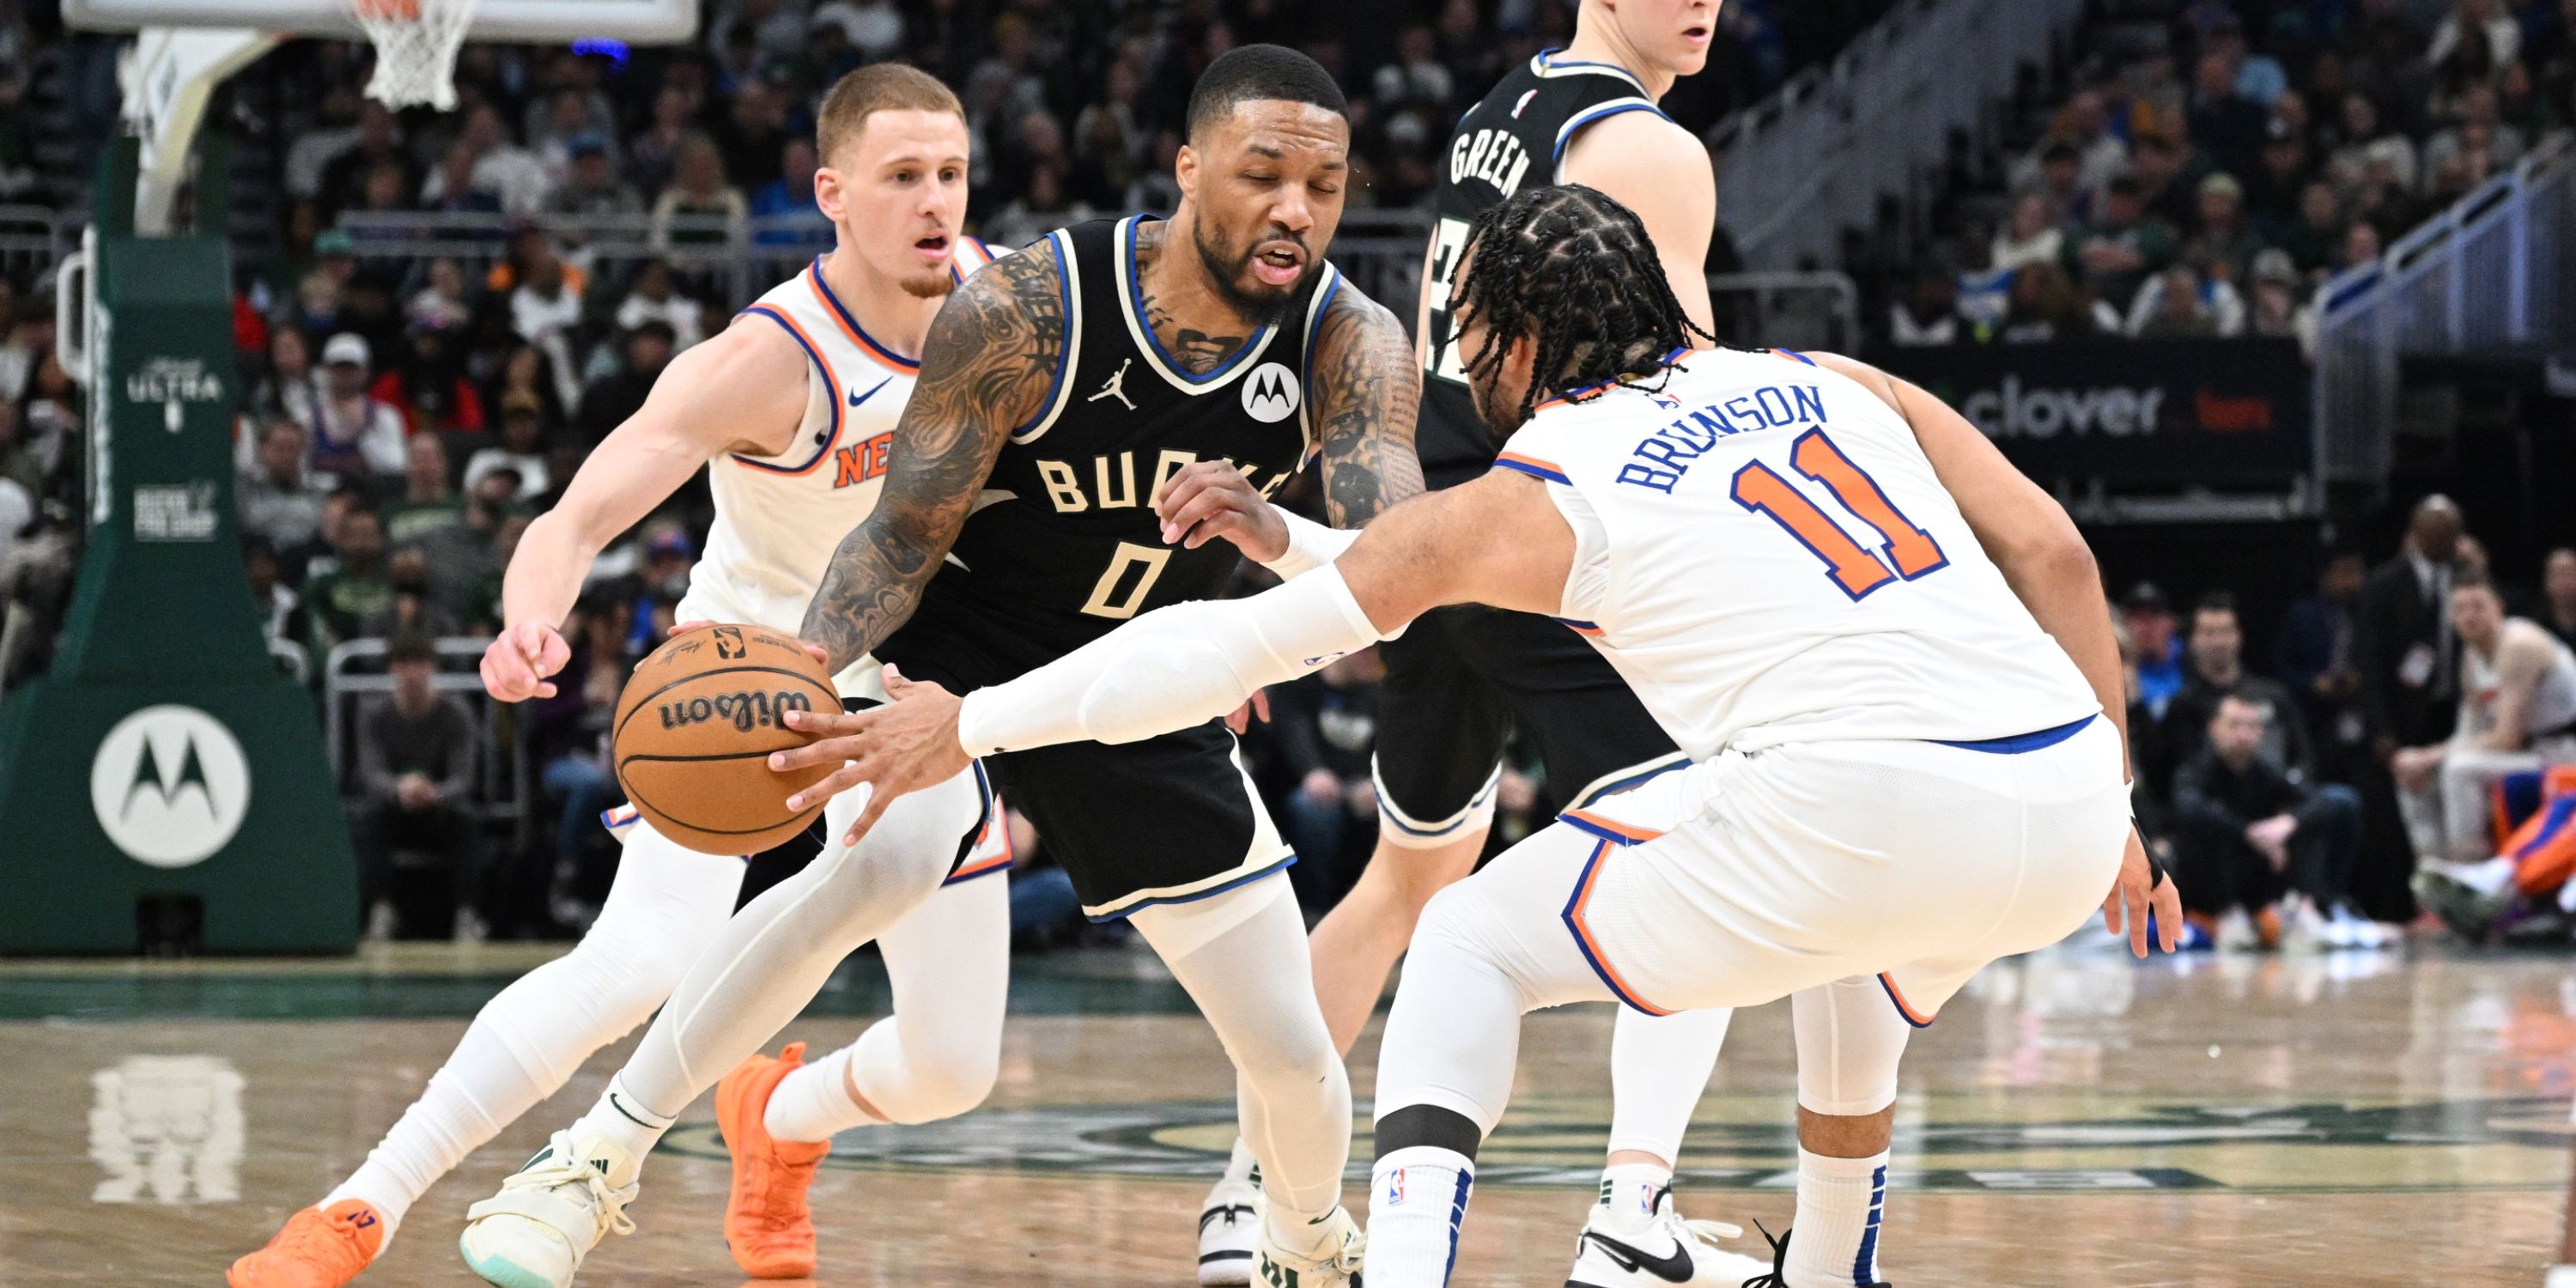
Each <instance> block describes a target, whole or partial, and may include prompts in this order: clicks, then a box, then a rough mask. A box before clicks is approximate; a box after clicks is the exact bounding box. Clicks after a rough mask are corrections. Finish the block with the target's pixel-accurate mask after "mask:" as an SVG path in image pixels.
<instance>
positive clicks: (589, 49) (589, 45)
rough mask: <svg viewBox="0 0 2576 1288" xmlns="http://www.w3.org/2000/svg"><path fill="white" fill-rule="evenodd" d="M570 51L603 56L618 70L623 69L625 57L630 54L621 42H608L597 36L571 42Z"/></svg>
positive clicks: (623, 42)
mask: <svg viewBox="0 0 2576 1288" xmlns="http://www.w3.org/2000/svg"><path fill="white" fill-rule="evenodd" d="M572 51H573V52H574V53H576V54H602V55H605V56H606V57H607V58H608V60H609V61H610V62H613V63H615V64H617V66H618V68H619V70H624V69H625V67H626V57H627V54H628V53H629V52H630V51H629V50H628V48H627V45H626V42H625V41H623V40H608V39H605V38H602V37H597V36H585V37H583V38H582V39H580V40H576V41H574V42H572Z"/></svg>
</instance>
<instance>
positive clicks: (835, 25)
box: [807, 0, 903, 63]
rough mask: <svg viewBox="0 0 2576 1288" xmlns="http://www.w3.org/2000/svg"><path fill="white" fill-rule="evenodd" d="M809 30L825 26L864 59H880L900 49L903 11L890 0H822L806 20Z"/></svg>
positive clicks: (888, 56)
mask: <svg viewBox="0 0 2576 1288" xmlns="http://www.w3.org/2000/svg"><path fill="white" fill-rule="evenodd" d="M807 22H808V24H809V27H810V29H811V30H815V31H820V30H822V29H824V28H826V27H829V28H831V29H833V30H836V31H838V32H840V33H841V39H843V40H845V41H847V42H849V46H850V48H851V49H852V50H853V51H855V52H857V54H858V55H859V57H860V59H862V60H863V61H866V62H872V63H873V62H880V61H883V60H885V59H888V58H892V57H894V56H895V55H896V54H897V53H898V52H900V51H901V50H902V49H903V11H902V10H900V9H897V8H896V7H895V6H894V3H893V0H823V3H821V4H818V5H816V6H814V15H813V17H811V18H810V19H808V20H807Z"/></svg>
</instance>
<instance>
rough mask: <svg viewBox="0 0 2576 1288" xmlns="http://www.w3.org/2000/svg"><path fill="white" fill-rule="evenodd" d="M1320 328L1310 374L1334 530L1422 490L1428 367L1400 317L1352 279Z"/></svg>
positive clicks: (1359, 523) (1328, 307)
mask: <svg viewBox="0 0 2576 1288" xmlns="http://www.w3.org/2000/svg"><path fill="white" fill-rule="evenodd" d="M1316 327H1317V335H1316V337H1315V359H1314V362H1313V364H1312V366H1311V368H1310V369H1309V370H1308V372H1307V373H1306V374H1307V379H1308V381H1309V382H1310V383H1311V384H1312V386H1313V388H1312V400H1313V402H1312V406H1313V412H1312V414H1313V417H1314V423H1315V427H1316V431H1317V432H1316V438H1317V440H1318V441H1317V444H1316V445H1317V446H1318V447H1319V448H1321V449H1322V451H1323V457H1324V516H1325V517H1326V518H1327V519H1330V520H1331V521H1332V524H1333V526H1334V527H1336V528H1356V527H1360V526H1362V525H1364V524H1366V523H1367V522H1369V521H1370V520H1371V519H1374V518H1376V517H1377V516H1378V515H1380V514H1382V513H1384V512H1385V511H1386V508H1387V507H1388V506H1391V505H1394V504H1395V503H1396V502H1398V501H1401V500H1404V499H1405V498H1406V497H1409V496H1412V495H1414V494H1416V493H1418V492H1420V491H1422V458H1421V457H1419V456H1416V455H1415V454H1414V451H1413V421H1414V416H1415V414H1416V413H1417V412H1418V411H1419V410H1420V408H1421V404H1422V368H1421V366H1420V364H1419V363H1417V362H1416V361H1415V359H1414V353H1413V342H1412V341H1410V340H1408V339H1406V338H1405V335H1404V327H1403V325H1402V324H1400V323H1398V322H1397V321H1396V320H1395V315H1394V314H1393V313H1390V312H1388V311H1387V310H1386V306H1384V305H1382V304H1379V303H1378V302H1377V301H1375V300H1372V299H1370V298H1369V297H1368V296H1366V295H1363V294H1361V293H1360V290H1359V288H1358V287H1355V286H1353V285H1351V284H1350V283H1349V282H1347V281H1345V282H1344V283H1342V289H1341V290H1340V291H1339V292H1338V293H1337V294H1335V295H1334V296H1333V299H1332V302H1331V303H1330V304H1328V305H1326V306H1325V308H1324V316H1323V317H1322V318H1321V319H1319V320H1318V321H1317V322H1316Z"/></svg>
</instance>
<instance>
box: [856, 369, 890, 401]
mask: <svg viewBox="0 0 2576 1288" xmlns="http://www.w3.org/2000/svg"><path fill="white" fill-rule="evenodd" d="M893 383H894V377H892V376H888V377H886V378H885V379H883V380H880V381H878V382H877V389H883V388H885V387H886V386H887V385H890V384H893ZM877 389H871V390H869V391H867V392H866V393H860V392H859V391H858V390H856V389H853V390H851V391H850V405H851V406H853V407H856V406H858V405H859V404H860V403H863V402H866V401H867V400H869V399H871V398H874V397H876V396H877Z"/></svg>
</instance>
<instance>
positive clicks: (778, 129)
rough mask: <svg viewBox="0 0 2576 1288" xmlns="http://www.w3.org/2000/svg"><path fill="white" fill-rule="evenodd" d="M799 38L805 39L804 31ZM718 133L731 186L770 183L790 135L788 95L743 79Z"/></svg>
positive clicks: (762, 82)
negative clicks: (780, 151) (780, 152)
mask: <svg viewBox="0 0 2576 1288" xmlns="http://www.w3.org/2000/svg"><path fill="white" fill-rule="evenodd" d="M798 25H799V26H800V27H801V26H802V24H801V23H800V24H798ZM798 38H799V39H802V38H803V33H802V31H801V30H800V31H799V33H798ZM714 136H715V138H714V142H715V144H716V146H717V148H718V150H719V152H720V153H721V154H722V157H723V160H724V167H723V168H724V182H725V183H726V184H727V185H730V186H731V187H733V188H736V189H746V188H752V187H756V186H758V185H760V184H762V183H765V182H767V181H768V180H769V177H770V176H771V175H773V174H775V173H777V165H778V154H779V150H780V149H782V148H784V147H786V146H787V140H788V137H789V132H788V129H787V96H786V94H785V93H784V92H783V91H782V90H780V89H779V87H778V86H776V85H772V84H770V83H769V82H767V81H764V80H748V81H745V82H743V84H742V86H741V87H740V88H739V89H738V90H736V91H735V93H734V96H733V102H732V104H731V105H730V106H729V108H728V109H727V111H726V112H725V116H724V119H723V120H721V121H719V122H717V125H716V129H715V130H714ZM683 164H684V165H685V164H686V162H685V160H684V161H683Z"/></svg>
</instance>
